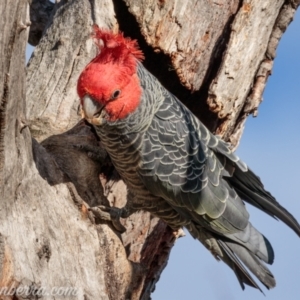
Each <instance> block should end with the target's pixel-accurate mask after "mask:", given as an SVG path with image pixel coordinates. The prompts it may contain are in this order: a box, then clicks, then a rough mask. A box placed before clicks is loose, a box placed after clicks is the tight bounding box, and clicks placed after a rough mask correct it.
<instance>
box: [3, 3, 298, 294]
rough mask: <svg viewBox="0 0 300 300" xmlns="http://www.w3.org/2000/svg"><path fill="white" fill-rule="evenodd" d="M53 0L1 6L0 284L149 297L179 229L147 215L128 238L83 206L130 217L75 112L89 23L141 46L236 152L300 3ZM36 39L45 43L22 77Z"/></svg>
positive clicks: (87, 55)
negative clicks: (106, 206)
mask: <svg viewBox="0 0 300 300" xmlns="http://www.w3.org/2000/svg"><path fill="white" fill-rule="evenodd" d="M57 2H58V3H57V4H55V5H54V6H53V4H51V2H49V1H45V0H32V1H30V4H29V5H28V2H27V1H26V0H15V1H9V0H3V1H1V3H0V8H1V12H2V18H1V19H0V25H1V28H2V30H1V32H0V55H1V72H0V86H1V90H0V183H1V191H0V195H1V202H0V219H1V220H0V272H1V275H0V288H1V287H8V288H9V287H20V286H30V287H32V288H33V290H32V294H31V296H29V297H28V298H29V299H35V298H34V296H33V292H34V289H38V288H39V287H44V288H46V289H47V291H51V288H53V287H76V288H77V290H78V295H76V296H68V298H67V299H149V298H150V294H151V292H152V291H153V290H154V287H155V283H156V282H157V280H158V279H159V276H160V274H161V272H162V270H163V269H164V267H165V265H166V263H167V260H168V257H169V253H170V250H171V248H172V246H173V244H174V242H175V240H176V238H178V237H179V236H181V235H182V233H181V232H172V230H171V229H170V228H169V227H168V226H167V225H166V224H165V223H163V222H162V221H160V220H158V219H156V218H152V217H151V216H150V215H149V213H147V212H140V213H136V214H134V215H133V216H131V217H130V218H128V219H127V220H124V222H123V225H124V226H125V227H126V229H127V230H126V232H125V233H123V234H122V235H120V234H118V233H117V232H116V231H115V230H114V229H113V227H112V226H111V224H110V223H107V224H106V223H104V222H100V221H99V220H97V219H95V218H94V217H93V216H92V215H91V213H90V212H89V211H88V209H87V208H88V207H89V205H95V204H98V203H105V202H106V201H107V200H106V197H107V199H108V200H109V201H110V203H111V204H112V205H115V206H119V207H121V206H122V205H123V204H124V203H125V201H126V195H127V190H126V187H125V185H124V183H123V182H122V180H121V179H120V178H119V177H118V174H116V172H115V171H114V169H113V166H112V165H111V164H110V162H109V158H108V157H106V155H105V153H103V156H101V155H100V156H97V157H92V156H88V155H87V154H86V153H85V152H84V151H82V149H81V148H80V147H78V148H76V147H74V145H88V146H90V147H98V146H99V142H98V141H97V139H96V138H95V136H94V134H93V131H92V130H91V128H90V127H89V126H88V125H87V124H85V123H84V122H82V121H81V122H79V121H80V118H79V116H78V114H77V107H78V97H77V94H76V82H77V78H78V75H79V73H80V72H81V70H82V69H83V67H84V66H85V65H86V64H87V63H88V62H89V61H90V60H91V59H92V58H93V57H94V55H95V54H96V49H95V46H94V45H93V41H92V39H91V26H92V24H94V23H96V24H98V26H100V27H102V28H110V29H112V30H114V31H117V30H118V28H120V29H121V30H122V31H124V33H125V35H127V36H130V37H132V38H136V39H137V40H138V41H139V44H140V46H141V48H142V50H143V51H144V53H145V56H146V60H145V65H146V67H147V68H148V69H149V70H150V71H151V72H152V73H154V74H155V76H157V77H158V78H159V79H160V80H161V82H162V83H163V84H164V85H165V86H166V87H167V88H168V89H169V90H170V91H172V92H173V93H174V94H176V95H177V96H178V97H179V98H180V99H182V101H183V102H184V103H185V104H186V105H187V106H188V107H190V108H191V109H192V110H193V111H194V112H195V113H196V114H197V115H198V116H199V118H200V119H201V120H202V121H203V122H204V123H205V124H206V125H207V126H208V127H209V128H210V129H211V130H212V131H213V132H215V133H217V134H220V135H221V136H222V137H224V138H225V139H226V140H228V141H230V142H231V143H232V144H233V147H235V146H236V145H237V144H238V141H239V139H240V136H241V134H242V131H243V124H244V121H245V119H246V117H247V116H248V115H249V114H256V113H257V107H258V105H259V103H260V102H261V97H262V92H263V90H264V87H265V84H266V81H267V78H268V75H269V74H270V72H271V69H272V63H273V59H274V57H275V50H276V47H277V44H278V41H279V40H280V37H281V35H282V34H283V32H284V31H285V29H286V27H287V26H288V24H289V23H290V21H291V20H292V18H293V15H294V13H295V10H296V8H297V7H298V5H299V2H300V1H284V0H269V1H264V2H259V1H251V0H243V1H242V0H240V1H238V0H222V1H221V0H219V1H204V0H201V1H198V0H191V1H183V0H178V1H176V0H174V1H157V0H148V1H145V0H142V1H140V0H125V1H122V0H68V1H67V0H61V1H57ZM126 5H127V6H128V7H127V6H126ZM29 15H30V19H29ZM30 23H31V29H30V34H29V27H28V26H29V25H30ZM28 36H29V42H30V43H31V44H33V45H37V46H36V48H35V51H34V53H33V55H32V57H31V59H30V61H29V63H28V66H27V71H26V72H27V74H25V46H26V42H27V39H28ZM25 77H26V84H25ZM192 92H193V93H192ZM25 106H26V109H25ZM78 122H79V123H78ZM67 130H69V131H67ZM66 131H67V132H66ZM32 138H33V139H32ZM98 173H101V175H100V180H101V184H100V181H99V180H98V176H97V174H98ZM86 174H89V176H87V175H86ZM82 178H84V179H86V180H83V179H82ZM103 195H104V196H106V197H104V196H103ZM0 298H1V295H0ZM2 298H3V299H14V300H16V299H23V298H22V297H21V296H20V295H17V294H14V295H11V296H7V297H2ZM2 298H1V299H2ZM46 298H47V297H46V296H41V298H40V299H46ZM52 298H53V299H54V298H55V297H52ZM52 298H51V299H52ZM47 299H49V298H47Z"/></svg>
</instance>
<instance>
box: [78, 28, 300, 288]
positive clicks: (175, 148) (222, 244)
mask: <svg viewBox="0 0 300 300" xmlns="http://www.w3.org/2000/svg"><path fill="white" fill-rule="evenodd" d="M95 36H96V37H97V38H99V39H102V42H103V44H101V43H102V42H99V45H102V46H101V52H100V54H99V56H98V57H96V58H95V59H94V60H93V61H92V62H91V63H90V64H89V65H88V66H87V69H86V70H85V71H84V72H83V74H84V73H85V75H84V76H90V77H92V76H94V77H95V78H93V80H94V82H95V87H93V86H91V85H88V86H86V85H85V84H84V82H83V81H84V80H82V77H81V78H80V79H79V83H78V86H79V95H80V97H81V99H82V101H92V103H94V105H95V107H97V106H100V107H101V116H100V117H99V118H101V122H100V123H97V122H98V121H97V122H96V123H95V129H96V132H97V134H98V135H99V137H100V139H101V141H102V144H103V145H104V147H105V148H106V150H107V152H108V153H109V155H110V157H111V159H112V162H113V164H114V165H115V167H116V169H117V170H118V172H119V173H120V175H121V177H122V178H123V180H124V181H125V182H126V184H127V185H128V187H129V189H130V190H131V192H132V193H133V194H134V202H133V203H132V205H133V206H134V207H135V209H144V210H147V211H150V212H151V213H152V214H153V215H155V216H158V217H160V218H162V219H163V220H164V221H166V222H167V223H168V224H169V225H170V226H171V227H172V228H178V227H180V226H185V227H186V228H187V229H188V230H189V231H190V233H191V234H192V236H193V237H194V238H197V239H198V240H199V241H200V242H201V243H203V244H204V246H205V247H207V248H208V249H209V250H210V251H211V252H212V253H213V255H214V256H215V257H217V258H218V259H221V260H223V261H224V262H225V263H226V264H227V265H228V266H229V267H230V268H231V269H232V270H233V271H234V272H235V274H236V276H237V278H238V280H239V282H240V284H241V286H242V287H243V288H244V284H247V285H250V286H253V287H255V288H258V289H259V286H258V285H257V284H256V283H255V281H254V280H253V279H252V277H251V275H250V274H249V273H248V271H247V270H246V268H245V267H244V266H246V267H247V268H248V269H249V270H250V271H251V272H252V273H253V274H254V275H255V276H256V277H257V278H258V279H259V280H260V281H261V282H262V283H263V284H264V285H265V286H266V287H267V288H271V287H274V286H275V279H274V277H273V275H272V273H271V272H270V271H269V270H268V268H267V267H266V266H265V265H264V262H265V263H268V264H272V263H273V260H274V252H273V249H272V246H271V244H270V243H269V241H268V240H267V239H266V237H264V236H263V235H262V234H261V233H260V232H259V231H258V230H256V229H255V228H254V227H253V226H252V224H251V223H250V222H249V214H248V212H247V210H246V207H245V204H244V202H243V200H244V201H247V202H249V203H250V204H252V205H254V206H256V207H258V208H259V209H261V210H263V211H264V212H266V213H267V214H269V215H271V216H274V217H277V218H279V219H280V220H282V221H283V222H285V223H286V224H287V225H288V226H290V227H291V228H292V229H293V230H294V231H295V232H296V233H297V234H298V235H300V226H299V224H298V222H297V221H296V220H295V218H294V217H293V216H292V215H291V214H290V213H289V212H288V211H287V210H285V209H284V208H283V207H282V206H281V205H280V204H279V203H278V202H277V201H276V200H275V198H274V197H273V196H272V195H271V194H270V193H269V192H267V191H265V189H264V187H263V185H262V183H261V181H260V179H259V178H258V177H257V176H256V175H255V174H254V173H253V172H252V171H251V170H250V169H249V168H248V167H247V165H246V164H245V163H244V162H242V161H241V160H240V159H239V158H238V157H237V156H236V155H235V154H234V153H233V152H232V151H231V150H230V148H229V145H228V144H227V143H225V142H224V141H222V140H221V139H220V138H218V137H216V136H214V135H213V134H211V133H210V132H209V130H208V129H207V128H206V127H205V126H204V125H203V124H202V123H201V122H200V121H199V120H198V119H197V118H196V117H195V116H194V115H193V114H192V113H191V112H190V111H189V110H188V109H187V108H186V107H185V106H184V105H183V104H182V103H181V102H180V101H179V100H178V99H177V98H176V97H175V96H174V95H172V94H171V93H170V92H168V91H167V90H166V89H165V88H164V87H163V86H162V85H161V84H160V83H159V81H158V80H157V79H156V78H155V77H154V76H153V75H151V74H150V73H149V72H148V71H147V70H146V69H145V68H144V67H143V65H142V64H141V63H140V62H139V59H141V57H142V56H141V53H140V52H139V51H140V50H138V49H137V47H136V44H135V42H132V41H129V40H128V39H125V38H124V37H123V35H113V34H111V33H107V32H105V31H104V32H101V30H96V34H95ZM126 55H127V57H126ZM110 60H113V65H114V67H115V70H112V69H110V72H112V75H111V80H106V79H107V78H106V77H105V76H106V75H105V72H106V69H107V68H111V65H112V62H111V61H110ZM127 60H130V62H132V60H134V66H133V67H132V65H131V67H130V68H129V69H130V72H129V73H128V74H127V75H126V76H127V77H126V79H125V81H126V82H127V83H128V84H134V83H132V82H131V81H130V80H131V77H132V76H137V78H138V82H137V86H135V89H138V90H140V91H141V93H140V96H139V99H138V101H136V100H134V99H133V98H135V97H136V95H135V94H134V93H132V94H127V95H125V96H126V99H124V98H123V99H122V103H127V102H131V103H134V104H132V107H131V108H130V112H128V111H127V112H126V114H122V117H119V118H114V119H112V118H111V116H110V112H109V111H107V106H108V105H110V104H111V105H114V103H116V104H115V105H116V107H117V105H119V104H118V101H121V100H120V99H119V98H117V99H114V100H113V101H108V100H107V96H105V95H106V94H105V93H106V92H102V91H103V90H104V91H106V90H109V91H111V90H113V87H114V86H115V87H117V88H118V87H119V85H120V84H119V79H118V74H119V69H120V70H122V72H123V69H124V64H125V68H128V64H127ZM94 64H95V68H94V69H93V73H92V74H91V72H90V71H89V70H90V69H89V68H90V66H91V65H94ZM98 64H100V65H101V66H100V67H99V66H98ZM130 64H131V63H130ZM103 70H105V71H103ZM132 72H133V73H132ZM103 74H104V75H103ZM114 74H115V75H116V77H114ZM122 74H123V73H122ZM102 76H104V79H103V77H102ZM96 81H97V82H96ZM90 89H94V90H93V91H92V92H91V93H90V92H89V90H90ZM121 93H122V95H123V94H124V93H123V91H121ZM108 94H109V93H107V95H108ZM123 96H124V95H123ZM85 97H89V98H88V99H87V98H85ZM85 99H86V100H85ZM132 99H133V100H132ZM115 101H116V102H115ZM103 111H105V113H103ZM120 116H121V115H120ZM91 118H93V117H91ZM95 118H96V119H97V120H98V115H97V114H96V116H95ZM91 122H92V123H93V119H91ZM97 124H98V125H97Z"/></svg>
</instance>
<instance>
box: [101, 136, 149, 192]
mask: <svg viewBox="0 0 300 300" xmlns="http://www.w3.org/2000/svg"><path fill="white" fill-rule="evenodd" d="M98 134H99V136H100V139H101V143H102V144H103V146H104V148H105V149H106V151H107V152H108V154H109V156H110V158H111V160H112V162H113V164H114V166H115V168H116V169H117V171H118V173H119V174H120V176H121V177H122V179H123V180H124V181H125V183H126V184H127V185H128V187H129V188H131V189H132V190H133V191H142V190H144V189H145V187H144V184H143V183H142V181H141V178H140V176H139V175H138V170H139V166H140V163H141V159H142V158H141V150H142V147H143V140H144V136H143V134H141V133H131V134H117V133H107V132H106V133H105V134H104V133H103V132H101V133H100V132H99V133H98Z"/></svg>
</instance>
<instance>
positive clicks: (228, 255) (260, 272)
mask: <svg viewBox="0 0 300 300" xmlns="http://www.w3.org/2000/svg"><path fill="white" fill-rule="evenodd" d="M218 243H219V245H220V247H221V248H222V250H223V257H222V258H221V259H222V260H223V261H224V262H225V263H226V264H227V265H228V266H229V267H230V268H231V269H232V270H233V271H234V273H235V275H236V277H237V279H238V281H239V282H240V285H241V287H242V289H244V288H245V286H244V284H247V285H249V286H252V287H254V288H257V289H259V290H260V291H261V292H262V293H263V291H262V290H261V289H260V287H259V286H258V284H257V283H256V282H255V281H254V279H253V278H252V276H251V275H250V274H249V272H248V271H247V269H246V268H245V267H244V265H245V266H246V267H247V268H248V269H249V270H250V271H251V272H252V273H253V274H255V276H256V277H257V278H258V279H259V281H260V282H261V283H262V284H263V285H264V286H265V287H266V288H267V289H270V288H273V287H274V286H275V285H276V282H275V278H274V276H273V274H272V273H271V272H270V270H269V269H268V268H267V267H266V266H265V265H264V263H263V262H262V261H260V260H259V259H258V258H257V257H255V256H254V255H253V254H252V253H250V252H249V251H248V250H247V249H246V248H244V247H243V246H241V245H239V244H236V243H234V242H230V241H223V240H218Z"/></svg>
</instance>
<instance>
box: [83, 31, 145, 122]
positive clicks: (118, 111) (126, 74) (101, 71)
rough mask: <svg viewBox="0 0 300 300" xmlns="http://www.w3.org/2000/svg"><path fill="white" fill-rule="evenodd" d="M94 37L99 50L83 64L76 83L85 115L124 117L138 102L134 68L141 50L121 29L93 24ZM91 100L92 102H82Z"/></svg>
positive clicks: (139, 87)
mask: <svg viewBox="0 0 300 300" xmlns="http://www.w3.org/2000/svg"><path fill="white" fill-rule="evenodd" d="M93 37H94V38H95V39H96V41H97V42H96V44H97V46H98V48H99V50H100V53H99V54H98V55H97V56H96V57H95V58H94V59H93V60H92V61H91V62H90V63H89V64H88V65H87V66H86V68H85V69H84V70H83V72H82V73H81V75H80V77H79V79H78V83H77V92H78V95H79V97H80V99H81V104H82V107H83V111H84V114H85V117H86V118H87V119H88V120H89V121H91V123H93V122H92V120H93V119H95V117H99V116H100V115H101V116H102V118H103V117H105V118H106V119H108V120H110V121H116V120H118V119H123V118H125V117H127V116H128V115H129V114H130V113H132V112H134V111H135V109H136V108H137V107H138V105H139V103H140V97H141V93H142V90H141V86H140V82H139V78H138V76H137V73H136V71H137V70H136V69H137V61H138V60H142V59H143V58H144V56H143V53H142V51H141V50H139V48H138V45H137V42H136V41H134V40H130V39H128V38H125V37H124V36H123V34H122V33H117V34H114V33H112V32H111V31H107V30H101V29H99V28H98V27H97V26H94V34H93ZM90 101H92V102H93V103H94V105H91V103H89V104H87V103H85V102H90ZM85 110H87V111H85ZM94 110H96V111H95V112H94ZM93 112H94V115H93V116H92V115H91V114H92V113H93ZM96 123H97V122H96Z"/></svg>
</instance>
